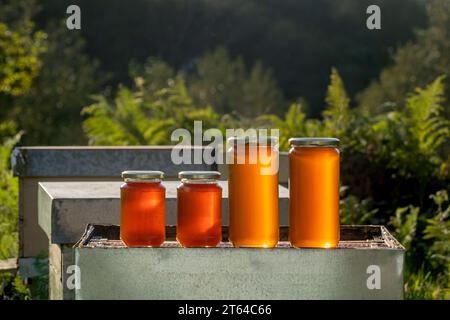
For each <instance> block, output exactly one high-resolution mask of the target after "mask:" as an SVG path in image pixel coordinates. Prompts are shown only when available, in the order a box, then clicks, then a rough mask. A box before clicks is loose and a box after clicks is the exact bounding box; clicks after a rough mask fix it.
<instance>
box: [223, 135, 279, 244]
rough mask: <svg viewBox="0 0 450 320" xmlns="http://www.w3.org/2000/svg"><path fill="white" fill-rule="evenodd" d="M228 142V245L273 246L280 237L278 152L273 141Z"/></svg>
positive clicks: (235, 140) (236, 140)
mask: <svg viewBox="0 0 450 320" xmlns="http://www.w3.org/2000/svg"><path fill="white" fill-rule="evenodd" d="M230 143H231V146H230V149H229V151H228V153H229V159H232V163H231V164H229V178H228V197H229V213H230V224H229V238H230V242H231V243H232V244H233V245H234V246H235V247H256V248H272V247H275V246H276V244H277V242H278V237H279V235H278V229H279V225H278V157H279V152H278V146H277V145H276V142H275V139H274V138H272V139H268V138H266V139H258V141H257V142H249V141H245V140H244V141H242V142H240V140H238V139H234V140H233V139H231V142H230ZM238 143H242V145H240V146H238V145H237V144H238Z"/></svg>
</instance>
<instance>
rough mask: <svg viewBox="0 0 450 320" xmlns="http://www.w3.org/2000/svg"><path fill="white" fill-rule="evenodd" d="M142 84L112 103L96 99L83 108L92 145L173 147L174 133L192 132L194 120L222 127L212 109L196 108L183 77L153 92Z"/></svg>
mask: <svg viewBox="0 0 450 320" xmlns="http://www.w3.org/2000/svg"><path fill="white" fill-rule="evenodd" d="M139 81H140V82H141V83H140V86H138V88H137V91H136V92H132V91H131V90H130V89H128V88H125V87H122V88H120V89H119V91H118V93H117V96H116V97H115V99H114V102H113V103H109V102H108V101H107V99H106V98H105V97H103V96H96V97H94V98H95V100H96V103H94V104H92V105H90V106H88V107H86V108H84V109H83V115H85V116H86V117H87V118H86V120H85V121H84V124H83V127H84V130H85V132H86V134H87V135H88V137H89V143H90V144H91V145H118V144H121V145H146V144H152V145H161V144H172V142H171V140H170V135H171V133H172V132H173V131H174V130H175V129H178V128H185V129H188V130H190V131H191V132H192V131H193V122H194V120H202V121H203V126H204V129H208V128H210V127H211V128H220V127H221V126H222V125H221V121H220V116H219V115H218V114H216V113H215V112H214V111H213V110H212V109H211V108H210V107H206V108H197V107H195V106H194V105H193V102H192V99H191V98H190V96H189V94H188V91H187V88H186V86H185V83H184V80H183V79H182V78H180V77H178V78H176V79H175V80H174V81H169V84H168V87H166V88H163V89H160V90H157V91H156V92H154V93H149V92H148V91H146V88H147V87H146V86H145V82H143V81H142V79H140V80H139Z"/></svg>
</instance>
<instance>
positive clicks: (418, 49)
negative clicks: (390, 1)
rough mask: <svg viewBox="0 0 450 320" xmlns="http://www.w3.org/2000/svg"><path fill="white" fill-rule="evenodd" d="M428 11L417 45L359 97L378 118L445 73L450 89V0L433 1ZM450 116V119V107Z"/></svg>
mask: <svg viewBox="0 0 450 320" xmlns="http://www.w3.org/2000/svg"><path fill="white" fill-rule="evenodd" d="M427 9H428V27H427V28H426V29H423V30H420V31H418V32H417V34H416V40H415V41H414V42H412V43H409V44H407V45H405V46H403V47H401V48H400V49H398V50H397V51H396V53H395V55H394V57H393V60H394V62H393V64H392V65H391V66H389V67H387V68H385V69H384V70H383V71H382V72H381V74H380V76H379V79H378V80H376V81H374V82H372V84H371V85H370V86H369V87H368V88H367V89H365V90H364V91H362V93H361V94H360V95H359V96H358V102H359V105H361V108H362V109H363V110H364V111H366V112H369V113H370V114H372V115H374V114H377V113H381V112H384V111H386V110H392V108H395V109H396V110H398V108H402V105H403V104H402V103H403V101H404V99H405V98H406V96H407V94H408V93H409V92H412V91H413V90H414V88H415V87H416V86H425V85H426V84H428V83H430V82H431V81H432V80H434V79H435V78H436V77H438V76H440V75H443V74H444V75H448V77H447V78H446V81H445V84H446V86H447V87H450V1H448V0H433V1H429V2H428V8H427ZM448 92H450V91H448ZM447 101H448V102H450V93H447ZM386 102H388V103H386ZM446 114H447V117H450V108H447V110H446Z"/></svg>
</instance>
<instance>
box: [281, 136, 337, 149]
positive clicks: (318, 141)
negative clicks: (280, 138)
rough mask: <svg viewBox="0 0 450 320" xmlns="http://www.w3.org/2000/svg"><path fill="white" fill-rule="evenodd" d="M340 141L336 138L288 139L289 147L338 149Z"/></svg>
mask: <svg viewBox="0 0 450 320" xmlns="http://www.w3.org/2000/svg"><path fill="white" fill-rule="evenodd" d="M339 142H340V140H339V139H337V138H290V139H289V145H291V146H317V147H338V146H339Z"/></svg>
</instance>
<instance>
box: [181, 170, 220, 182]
mask: <svg viewBox="0 0 450 320" xmlns="http://www.w3.org/2000/svg"><path fill="white" fill-rule="evenodd" d="M178 178H180V179H188V180H210V179H216V180H217V179H219V178H220V172H218V171H181V172H179V173H178Z"/></svg>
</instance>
